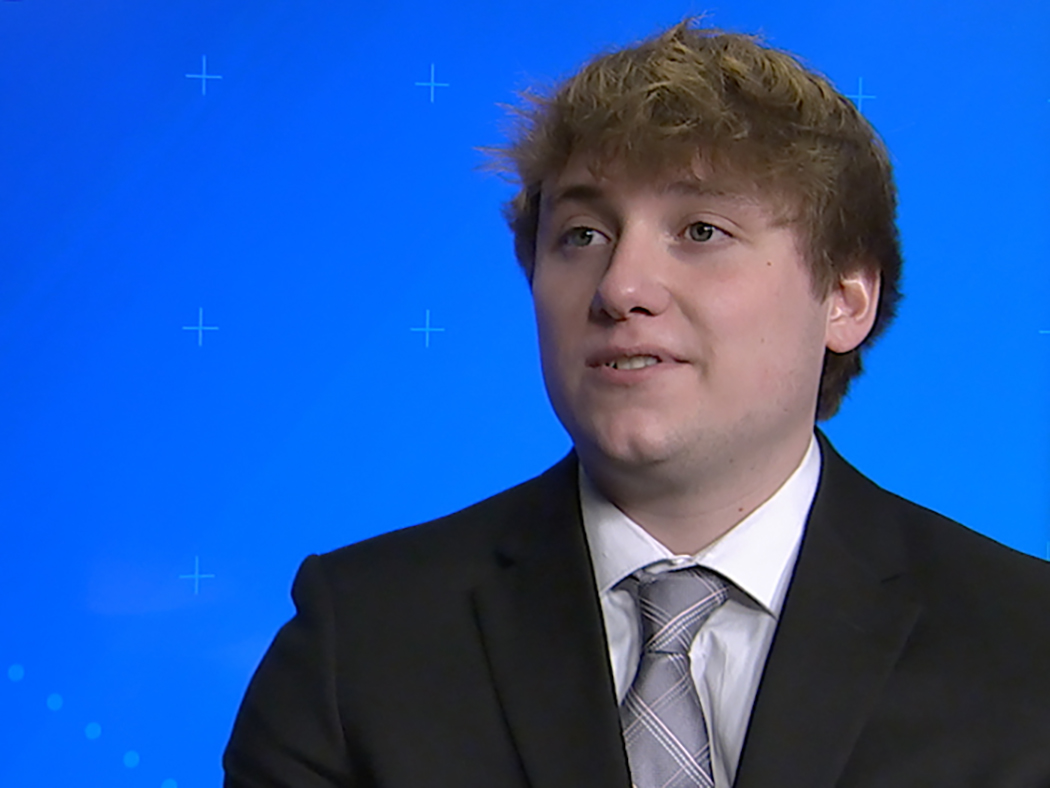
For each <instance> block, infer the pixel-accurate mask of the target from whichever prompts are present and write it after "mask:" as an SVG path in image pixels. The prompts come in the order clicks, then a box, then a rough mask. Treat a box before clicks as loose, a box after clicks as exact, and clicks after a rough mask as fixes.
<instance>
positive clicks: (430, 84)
mask: <svg viewBox="0 0 1050 788" xmlns="http://www.w3.org/2000/svg"><path fill="white" fill-rule="evenodd" d="M416 87H418V88H430V103H431V104H433V103H434V88H447V87H450V85H449V84H448V83H447V82H435V81H434V64H433V63H431V64H430V81H429V82H417V83H416Z"/></svg>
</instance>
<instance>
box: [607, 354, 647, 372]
mask: <svg viewBox="0 0 1050 788" xmlns="http://www.w3.org/2000/svg"><path fill="white" fill-rule="evenodd" d="M659 363H660V359H658V358H657V357H656V356H624V357H623V358H618V359H616V360H615V361H610V362H608V363H606V365H605V366H607V367H612V368H613V369H641V368H642V367H649V366H652V365H653V364H659Z"/></svg>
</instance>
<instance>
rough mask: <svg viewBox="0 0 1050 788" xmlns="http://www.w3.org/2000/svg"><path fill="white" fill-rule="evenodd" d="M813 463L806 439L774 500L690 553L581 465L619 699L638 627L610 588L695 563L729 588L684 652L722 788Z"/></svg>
mask: <svg viewBox="0 0 1050 788" xmlns="http://www.w3.org/2000/svg"><path fill="white" fill-rule="evenodd" d="M820 465H821V457H820V447H819V445H818V444H817V440H816V436H813V437H812V438H811V439H810V444H809V449H808V450H807V451H806V455H805V456H804V457H803V458H802V461H801V463H800V464H799V466H798V467H797V468H796V469H795V471H794V472H793V473H792V474H791V476H789V477H788V479H787V480H786V481H785V482H784V483H783V484H782V485H781V486H780V488H779V489H778V490H777V491H776V493H774V494H773V496H772V497H770V498H769V499H768V500H767V501H766V502H765V503H763V504H762V505H761V506H759V507H758V508H757V509H756V510H755V511H754V512H752V513H751V514H750V515H749V516H748V517H747V518H745V519H744V520H742V521H741V522H740V523H738V524H737V525H736V526H734V527H733V528H732V529H731V530H730V531H729V532H728V533H726V534H725V535H724V536H722V537H721V538H720V539H718V540H717V541H715V542H714V543H712V544H710V545H708V546H707V547H706V548H704V549H703V550H701V551H700V552H698V553H696V554H695V555H691V556H685V555H675V554H674V553H672V552H671V551H670V550H668V549H667V548H666V547H665V546H664V545H663V544H662V543H660V542H658V541H657V540H656V539H655V538H653V537H652V536H651V535H650V534H649V533H648V532H647V531H645V530H644V529H643V528H642V527H641V526H639V525H638V524H637V523H635V522H634V521H633V520H631V519H630V518H629V517H628V516H627V515H625V514H624V513H623V512H621V511H620V510H619V509H617V508H616V506H614V505H613V504H612V503H611V502H610V501H609V500H608V499H606V498H605V497H604V496H603V495H602V494H601V493H599V492H598V491H597V490H596V489H595V488H594V486H593V484H592V483H591V481H590V479H588V478H587V474H586V473H585V472H584V470H583V466H582V465H581V466H580V473H579V485H580V504H581V509H582V514H583V525H584V530H585V531H586V534H587V543H588V546H589V547H590V552H591V560H592V562H593V564H594V575H595V578H596V580H597V583H598V594H599V597H600V599H601V606H602V616H603V618H604V620H605V631H606V634H607V636H608V639H609V661H610V663H611V664H612V673H613V679H614V681H615V683H616V697H617V699H618V700H619V701H622V700H623V697H624V695H626V694H627V690H628V689H629V688H630V686H631V682H632V681H633V680H634V674H635V671H636V670H637V669H638V662H639V659H640V656H641V622H640V619H639V616H638V612H637V610H636V606H635V602H634V598H633V597H632V596H631V594H630V592H629V591H627V590H625V589H622V588H621V589H617V588H616V587H615V586H616V585H617V584H618V583H619V582H620V581H621V580H623V579H624V578H625V577H627V576H629V575H631V574H633V573H634V572H636V571H638V570H639V569H641V568H642V567H645V566H648V567H649V568H650V570H651V571H661V570H663V571H666V570H668V569H677V568H679V567H683V566H693V565H700V566H704V567H708V568H710V569H713V570H715V571H716V572H718V573H719V574H721V575H722V576H723V577H725V578H727V579H728V580H731V581H732V583H733V586H731V587H730V591H729V599H728V601H727V602H726V603H725V604H724V605H722V606H721V607H720V608H718V609H717V610H716V611H715V612H714V613H712V614H711V617H710V618H709V619H708V620H707V621H706V622H705V623H704V625H703V627H702V628H701V629H700V632H699V634H698V635H697V638H696V640H695V641H693V646H692V648H691V649H690V652H689V654H690V659H691V661H692V673H693V682H694V683H695V684H696V689H697V694H698V695H699V696H700V705H701V707H702V708H703V710H704V717H705V719H706V720H707V727H708V730H709V733H710V739H711V759H712V760H711V762H712V766H713V769H714V777H715V788H730V786H732V784H733V780H734V779H735V777H736V770H737V764H738V763H739V761H740V751H741V749H742V748H743V745H744V734H745V732H746V731H747V725H748V721H749V720H750V717H751V707H752V705H753V704H754V700H755V693H756V692H757V690H758V682H759V679H760V678H761V675H762V669H763V668H764V667H765V663H766V656H767V655H768V654H769V646H770V643H771V642H772V640H773V632H774V630H775V629H776V626H777V620H778V619H779V617H780V611H781V609H782V607H783V604H784V596H785V594H786V593H787V587H788V583H789V582H790V581H791V575H792V572H793V571H794V568H795V560H796V558H797V557H798V548H799V544H800V543H801V540H802V532H803V530H804V528H805V524H806V517H807V516H808V514H809V508H810V506H811V505H812V503H813V496H814V495H815V494H816V490H817V482H818V481H819V478H820ZM653 564H655V566H653Z"/></svg>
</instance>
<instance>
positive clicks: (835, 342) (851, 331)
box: [825, 268, 881, 353]
mask: <svg viewBox="0 0 1050 788" xmlns="http://www.w3.org/2000/svg"><path fill="white" fill-rule="evenodd" d="M880 281H881V277H880V276H879V273H878V271H875V270H873V269H868V268H858V269H857V270H855V271H853V272H852V273H849V274H846V275H844V276H843V277H842V278H841V279H839V282H838V284H837V285H836V286H835V287H833V288H832V290H831V292H830V293H829V294H828V297H827V299H826V301H825V304H826V306H827V310H828V313H827V314H828V323H827V330H826V332H825V344H826V346H827V348H828V349H829V350H832V351H834V352H835V353H846V352H848V351H850V350H853V348H855V347H857V345H859V344H860V343H861V342H863V341H864V337H866V336H867V335H868V333H869V332H870V331H871V327H872V326H873V325H875V315H876V312H877V310H878V306H879V285H880Z"/></svg>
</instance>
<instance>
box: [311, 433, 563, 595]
mask: <svg viewBox="0 0 1050 788" xmlns="http://www.w3.org/2000/svg"><path fill="white" fill-rule="evenodd" d="M576 468H577V465H576V455H575V453H574V452H570V453H569V454H567V455H566V456H565V457H564V458H562V459H561V460H560V461H559V462H558V463H556V464H555V465H553V466H551V467H550V468H548V469H547V470H546V471H544V472H543V473H541V474H539V475H537V476H535V477H533V478H531V479H528V480H527V481H524V482H522V483H520V484H518V485H515V486H514V487H511V488H509V489H507V490H503V491H502V492H499V493H497V494H495V495H492V496H490V497H488V498H485V499H484V500H481V501H479V502H477V503H475V504H472V505H470V506H467V507H466V508H464V509H460V510H459V511H456V512H453V513H451V514H448V515H445V516H443V517H439V518H436V519H434V520H429V521H427V522H424V523H419V524H416V525H412V526H409V527H406V528H401V529H398V530H395V531H390V532H388V533H384V534H380V535H378V536H374V537H372V538H370V539H365V540H363V541H361V542H356V543H354V544H350V545H347V546H345V547H341V548H339V549H337V550H333V551H332V552H329V553H325V554H323V555H321V556H320V557H319V562H320V564H321V566H322V567H323V571H324V574H325V575H326V576H327V577H329V578H350V577H353V578H357V580H358V581H359V582H360V581H363V580H367V579H369V578H373V577H376V576H383V577H386V576H387V575H388V574H389V573H390V572H392V571H393V572H406V573H412V574H413V576H414V577H415V578H416V579H417V580H420V579H424V578H426V577H427V576H428V575H439V576H440V578H441V579H442V581H443V582H444V581H445V580H446V579H447V577H448V575H449V574H450V573H459V574H460V575H461V576H462V577H463V579H468V578H470V579H476V577H477V575H478V573H479V572H483V571H485V568H487V567H488V566H490V565H491V564H492V561H493V554H494V551H495V550H496V549H497V548H498V546H499V545H500V544H504V543H507V542H513V541H514V540H518V539H521V538H522V537H523V534H524V532H527V531H529V530H531V529H533V528H535V527H537V526H538V525H539V523H540V522H541V521H543V520H545V519H549V513H550V511H551V509H552V507H553V508H557V509H558V510H559V511H561V512H565V511H568V510H569V509H571V507H572V505H573V504H574V503H575V502H576V495H577V488H576Z"/></svg>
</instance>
